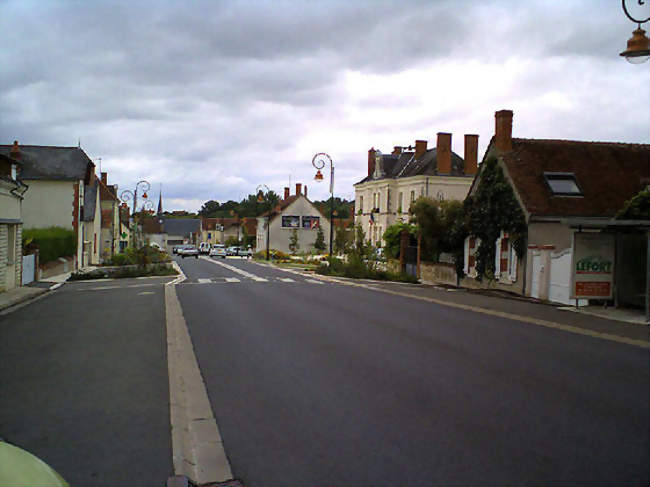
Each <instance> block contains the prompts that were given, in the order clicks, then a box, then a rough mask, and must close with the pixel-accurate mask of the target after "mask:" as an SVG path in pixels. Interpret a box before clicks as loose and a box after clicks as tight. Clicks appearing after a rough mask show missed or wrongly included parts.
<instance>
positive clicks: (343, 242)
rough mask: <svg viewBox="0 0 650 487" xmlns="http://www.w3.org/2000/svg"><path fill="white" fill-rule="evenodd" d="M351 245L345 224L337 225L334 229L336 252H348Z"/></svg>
mask: <svg viewBox="0 0 650 487" xmlns="http://www.w3.org/2000/svg"><path fill="white" fill-rule="evenodd" d="M316 238H318V236H316ZM323 244H325V241H324V239H323ZM349 246H350V239H349V238H348V233H347V230H346V229H345V228H343V226H339V227H336V229H335V230H334V252H335V253H337V254H345V253H347V252H348V247H349Z"/></svg>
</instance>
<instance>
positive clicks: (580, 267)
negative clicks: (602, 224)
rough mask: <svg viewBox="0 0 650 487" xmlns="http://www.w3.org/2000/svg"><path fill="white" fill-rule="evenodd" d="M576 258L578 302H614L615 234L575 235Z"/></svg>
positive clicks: (574, 284)
mask: <svg viewBox="0 0 650 487" xmlns="http://www.w3.org/2000/svg"><path fill="white" fill-rule="evenodd" d="M574 235H575V240H574V247H573V248H574V256H573V293H572V296H571V297H572V298H574V299H583V298H587V299H612V295H613V293H612V290H613V287H614V255H615V253H614V245H615V243H614V235H612V234H607V233H583V232H578V233H575V234H574Z"/></svg>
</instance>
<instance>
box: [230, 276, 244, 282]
mask: <svg viewBox="0 0 650 487" xmlns="http://www.w3.org/2000/svg"><path fill="white" fill-rule="evenodd" d="M226 282H241V280H239V279H237V278H236V277H226Z"/></svg>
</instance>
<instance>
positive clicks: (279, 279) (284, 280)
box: [278, 277, 296, 282]
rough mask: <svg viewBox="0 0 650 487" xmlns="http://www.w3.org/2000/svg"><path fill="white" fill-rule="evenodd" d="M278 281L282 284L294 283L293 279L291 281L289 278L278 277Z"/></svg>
mask: <svg viewBox="0 0 650 487" xmlns="http://www.w3.org/2000/svg"><path fill="white" fill-rule="evenodd" d="M278 281H282V282H296V281H294V280H293V279H291V278H290V277H278Z"/></svg>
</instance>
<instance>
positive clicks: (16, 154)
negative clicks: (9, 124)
mask: <svg viewBox="0 0 650 487" xmlns="http://www.w3.org/2000/svg"><path fill="white" fill-rule="evenodd" d="M9 157H11V158H12V159H16V160H17V161H20V159H21V158H22V154H21V153H20V147H18V141H17V140H14V145H12V146H11V151H10V152H9Z"/></svg>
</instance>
